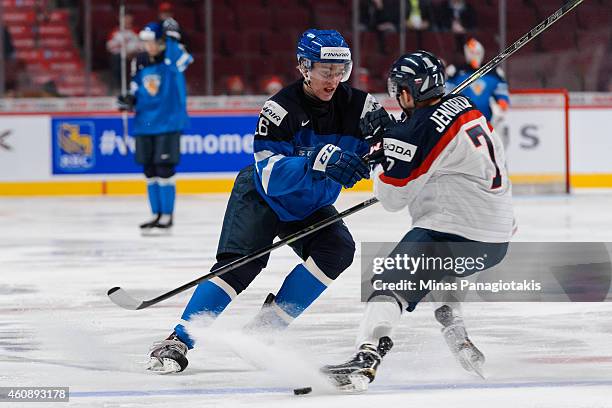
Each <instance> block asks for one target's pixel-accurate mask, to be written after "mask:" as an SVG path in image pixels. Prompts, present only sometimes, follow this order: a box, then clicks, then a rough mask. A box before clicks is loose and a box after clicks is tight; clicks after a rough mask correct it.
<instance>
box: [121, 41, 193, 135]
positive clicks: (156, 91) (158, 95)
mask: <svg viewBox="0 0 612 408" xmlns="http://www.w3.org/2000/svg"><path fill="white" fill-rule="evenodd" d="M192 62H193V57H192V56H191V55H190V54H189V53H188V52H187V51H185V48H184V47H183V46H182V45H181V44H179V43H178V42H177V41H175V40H174V39H171V38H168V39H167V40H166V49H165V50H164V52H162V53H161V54H160V55H159V56H157V57H156V58H154V59H151V58H150V57H149V56H148V54H147V53H141V54H139V55H137V56H136V58H135V59H134V60H133V61H132V81H131V83H130V92H131V94H132V95H134V96H135V97H136V106H135V110H136V116H135V117H134V130H133V133H134V135H136V136H139V135H158V134H161V133H169V132H177V131H181V130H183V129H184V128H185V127H187V125H188V124H189V117H188V116H187V87H186V85H185V75H184V74H183V72H184V71H185V69H187V66H188V65H189V64H191V63H192Z"/></svg>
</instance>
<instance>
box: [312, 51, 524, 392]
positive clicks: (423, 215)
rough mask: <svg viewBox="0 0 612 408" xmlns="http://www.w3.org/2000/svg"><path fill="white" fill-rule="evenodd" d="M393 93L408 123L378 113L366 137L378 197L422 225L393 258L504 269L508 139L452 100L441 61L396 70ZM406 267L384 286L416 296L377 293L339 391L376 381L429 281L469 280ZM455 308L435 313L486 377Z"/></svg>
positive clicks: (465, 103)
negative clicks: (401, 286)
mask: <svg viewBox="0 0 612 408" xmlns="http://www.w3.org/2000/svg"><path fill="white" fill-rule="evenodd" d="M388 88H389V95H390V96H391V97H394V98H396V99H397V101H398V103H399V105H400V107H401V108H402V110H403V111H404V113H405V114H406V116H407V118H408V119H407V120H405V121H403V122H399V123H394V121H393V120H391V118H389V117H388V116H384V115H381V114H379V113H378V112H371V113H368V114H367V115H366V116H365V117H364V119H363V120H362V133H364V134H366V135H368V136H367V139H368V140H369V141H370V144H371V146H372V147H371V150H370V154H369V158H370V159H371V163H373V164H376V167H375V168H374V170H373V173H372V177H373V179H374V192H375V195H376V197H377V198H378V199H379V200H380V202H381V203H382V205H383V206H384V208H385V209H386V210H388V211H392V212H395V211H399V210H402V209H404V208H406V207H407V208H408V209H409V212H410V215H411V216H412V220H413V228H412V229H411V230H410V231H409V232H408V233H407V234H406V235H405V236H404V238H403V239H402V241H401V243H403V244H404V245H403V246H402V247H399V246H398V247H396V249H394V251H393V252H392V253H391V255H389V256H388V257H389V258H394V257H395V254H409V256H413V257H419V256H425V257H438V258H440V259H446V257H447V256H451V257H454V258H455V257H457V255H458V252H460V253H461V256H465V255H468V256H471V257H473V258H474V259H476V256H482V254H484V253H486V254H487V255H485V256H484V258H485V259H486V260H485V261H484V263H483V265H484V269H486V268H489V267H491V266H494V265H495V264H497V263H499V262H500V261H501V260H502V259H503V258H504V256H505V254H506V251H507V248H508V241H510V237H511V235H512V227H513V220H514V216H513V210H512V195H511V194H512V193H511V185H510V181H509V179H508V176H507V174H506V169H505V166H504V162H505V157H504V149H503V145H502V143H501V140H500V139H499V138H498V137H497V135H496V133H495V132H494V131H493V129H492V128H491V127H490V126H489V124H488V123H487V120H486V119H485V117H484V115H483V113H482V112H481V111H479V110H478V109H477V107H476V106H475V104H474V103H473V102H472V101H471V100H470V99H468V98H466V97H465V96H461V95H448V96H444V92H445V88H444V66H443V64H442V63H441V62H440V60H439V59H438V58H437V57H435V56H434V55H433V54H430V53H427V52H425V51H419V52H414V53H411V54H406V55H403V56H401V57H400V58H399V59H398V60H397V61H396V62H395V63H394V64H393V66H392V68H391V72H390V73H389V78H388ZM436 243H438V244H436ZM397 268H398V269H393V268H390V269H387V270H385V271H384V272H382V274H381V275H378V276H377V277H376V279H381V280H382V281H383V282H401V280H403V279H405V280H410V281H412V282H415V283H416V285H415V288H416V290H408V291H395V290H394V291H391V290H375V291H374V292H373V293H372V295H371V296H370V298H369V299H368V305H367V308H366V312H365V314H364V317H363V319H362V322H361V326H360V329H359V334H358V336H357V346H358V351H357V353H356V355H355V356H354V357H353V358H352V359H351V360H349V361H348V362H346V363H344V364H340V365H331V366H326V367H324V369H323V370H324V371H325V372H326V373H327V374H329V375H330V376H331V378H332V379H334V380H335V381H336V382H337V385H338V386H339V387H340V388H343V389H346V390H364V389H365V388H367V383H368V382H371V381H373V380H374V377H375V375H376V369H377V368H378V366H379V364H380V362H381V360H382V357H383V356H384V355H385V354H386V353H387V352H388V351H389V350H390V349H391V347H392V346H393V342H392V341H391V336H392V330H393V328H394V326H395V325H397V323H398V322H399V319H400V316H401V314H402V312H403V311H404V309H405V310H407V311H410V312H412V311H413V310H414V309H415V307H416V306H417V304H418V303H419V302H420V301H421V299H423V297H425V296H426V295H427V294H428V293H429V290H427V288H423V287H421V286H420V285H419V281H420V280H423V281H428V280H435V281H437V282H440V281H442V280H443V279H449V280H451V281H452V280H456V279H457V277H458V276H467V275H469V274H470V273H463V274H461V273H460V272H462V271H456V270H455V269H451V270H450V271H449V270H448V269H443V268H442V269H434V270H429V269H427V270H424V269H418V270H410V271H406V270H401V269H399V267H397ZM480 270H482V269H480ZM471 273H473V272H471ZM451 293H452V291H451ZM442 298H444V296H442ZM450 300H452V297H448V298H447V299H443V300H442V301H441V302H440V303H438V304H437V305H436V306H437V307H436V309H435V317H436V319H437V320H438V322H440V324H441V325H442V326H443V328H442V333H443V335H444V338H445V340H446V342H447V344H448V346H449V348H450V349H451V352H452V353H453V354H454V355H455V357H456V358H457V359H458V360H459V362H460V363H461V364H462V366H463V367H464V368H465V369H467V370H469V371H475V372H476V373H480V366H481V365H482V363H483V362H484V355H483V354H482V353H481V352H480V350H478V349H477V348H476V347H475V346H474V344H473V343H472V342H471V341H470V339H469V338H468V335H467V332H466V329H465V326H464V325H463V320H462V318H461V308H460V303H458V302H457V301H454V302H453V301H450Z"/></svg>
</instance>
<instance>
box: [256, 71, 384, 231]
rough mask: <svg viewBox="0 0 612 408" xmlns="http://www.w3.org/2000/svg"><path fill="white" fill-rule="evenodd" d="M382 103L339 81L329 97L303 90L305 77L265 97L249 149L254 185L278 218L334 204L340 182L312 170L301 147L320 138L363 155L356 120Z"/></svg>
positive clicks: (291, 218)
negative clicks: (324, 99)
mask: <svg viewBox="0 0 612 408" xmlns="http://www.w3.org/2000/svg"><path fill="white" fill-rule="evenodd" d="M378 108H380V105H379V104H378V103H377V102H376V100H375V99H374V97H373V96H372V95H369V94H367V93H365V92H362V91H360V90H357V89H354V88H351V87H349V86H348V85H345V84H343V83H341V84H340V85H339V86H338V88H337V89H336V92H335V93H334V96H333V98H332V99H331V101H329V102H322V101H315V100H314V99H313V98H311V97H309V96H306V95H305V94H304V90H303V80H300V81H298V82H295V83H294V84H292V85H289V86H288V87H286V88H284V89H283V90H281V91H280V92H279V93H277V94H276V95H274V96H273V97H272V98H271V99H269V100H268V101H266V103H265V104H264V106H263V108H262V110H261V113H260V115H259V121H258V123H257V129H256V132H255V141H254V144H253V150H254V155H255V167H256V172H255V175H254V177H255V186H256V188H257V191H258V192H259V193H260V194H261V195H262V197H263V198H264V200H266V202H267V203H268V204H269V205H270V207H271V208H272V209H273V210H274V212H275V213H276V214H277V215H278V217H279V219H280V220H281V221H297V220H302V219H304V218H306V217H308V216H309V215H310V214H312V213H313V212H314V211H316V210H318V209H319V208H322V207H325V206H327V205H330V204H333V203H334V202H335V201H336V199H337V198H338V195H339V194H340V190H341V188H342V187H341V185H340V184H338V183H337V182H335V181H333V180H331V179H329V178H327V177H322V176H321V174H320V172H317V171H315V170H313V169H312V168H311V167H310V165H309V161H308V158H307V157H304V156H301V155H300V153H301V152H303V151H305V150H308V149H312V148H314V147H316V146H318V145H322V144H329V143H331V144H333V145H336V146H338V147H340V148H341V149H342V150H348V151H352V152H355V153H356V154H358V155H359V156H363V155H364V154H365V153H367V151H368V144H367V143H366V142H365V141H364V140H363V138H362V136H361V134H360V131H359V120H360V119H361V118H362V117H363V116H364V115H365V113H366V112H367V111H369V110H374V109H378Z"/></svg>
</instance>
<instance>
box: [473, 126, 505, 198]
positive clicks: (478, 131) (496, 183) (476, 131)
mask: <svg viewBox="0 0 612 408" xmlns="http://www.w3.org/2000/svg"><path fill="white" fill-rule="evenodd" d="M466 133H467V135H468V136H469V137H470V139H471V140H472V143H474V146H476V147H480V146H482V143H480V139H479V137H480V136H482V137H483V138H484V140H485V142H486V144H487V149H488V150H489V157H491V161H492V162H493V165H494V166H495V177H493V183H492V184H491V189H495V188H499V187H501V185H502V179H501V173H500V171H499V167H498V166H497V162H495V149H494V148H493V142H492V141H491V138H490V137H489V135H488V134H487V133H486V132H485V131H484V129H483V128H482V126H480V125H476V126H474V127H472V128H470V129H468V130H466Z"/></svg>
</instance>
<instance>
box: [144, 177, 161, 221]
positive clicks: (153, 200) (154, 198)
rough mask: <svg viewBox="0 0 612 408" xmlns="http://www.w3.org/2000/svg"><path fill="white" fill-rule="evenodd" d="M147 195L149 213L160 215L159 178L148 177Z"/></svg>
mask: <svg viewBox="0 0 612 408" xmlns="http://www.w3.org/2000/svg"><path fill="white" fill-rule="evenodd" d="M147 195H148V197H149V205H150V206H151V212H152V213H153V214H160V212H161V204H160V201H161V200H160V191H159V178H157V177H149V178H147Z"/></svg>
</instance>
